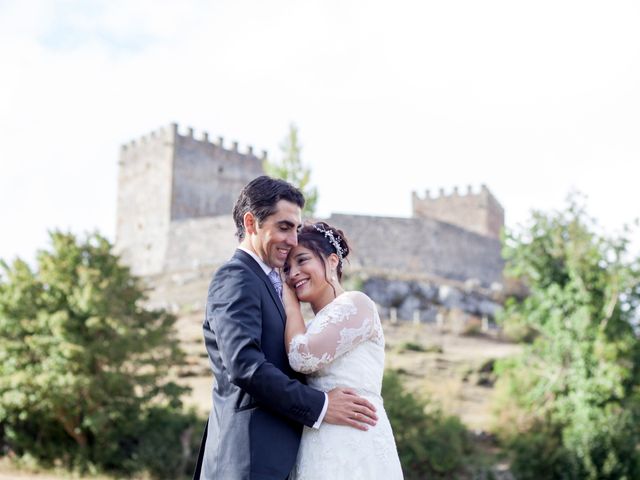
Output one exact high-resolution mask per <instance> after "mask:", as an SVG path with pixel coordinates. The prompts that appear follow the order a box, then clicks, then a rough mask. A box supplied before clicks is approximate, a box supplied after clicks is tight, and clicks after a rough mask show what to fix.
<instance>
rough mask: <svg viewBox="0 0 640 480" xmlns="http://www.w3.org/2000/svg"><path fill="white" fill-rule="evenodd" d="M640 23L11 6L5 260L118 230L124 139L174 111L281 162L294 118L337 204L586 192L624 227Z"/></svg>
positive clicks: (138, 5)
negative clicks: (52, 242) (417, 195)
mask: <svg viewBox="0 0 640 480" xmlns="http://www.w3.org/2000/svg"><path fill="white" fill-rule="evenodd" d="M638 25H640V3H638V2H633V1H629V2H618V1H610V2H591V1H584V0H581V1H562V0H553V1H545V0H541V1H537V2H524V1H516V0H505V1H494V0H488V1H477V0H469V1H462V0H448V1H407V0H394V1H376V0H340V1H333V0H322V1H319V0H315V1H314V0H306V1H294V0H270V1H268V2H265V1H259V0H252V1H243V0H220V1H200V0H181V1H177V0H176V1H165V0H136V1H129V0H110V1H100V0H95V1H74V0H69V1H56V0H49V1H45V0H29V1H21V0H0V62H1V63H0V65H2V74H1V75H0V218H1V219H2V235H1V236H0V258H3V259H5V260H10V259H12V258H14V257H15V256H20V257H22V258H25V259H29V258H32V257H33V256H34V254H35V251H36V249H39V248H44V247H47V245H48V240H47V239H48V236H47V231H48V230H52V229H62V230H70V231H73V232H76V233H83V232H85V231H93V230H98V231H100V232H102V233H103V234H105V235H106V236H107V237H109V238H111V239H112V240H113V239H114V231H115V210H116V193H117V162H118V154H119V148H120V145H121V144H123V143H126V142H128V141H130V140H131V139H135V138H138V137H140V136H142V135H144V134H147V133H149V132H150V131H152V130H156V129H157V128H159V127H161V126H164V125H168V124H169V123H170V122H177V123H178V124H179V125H180V129H181V131H186V128H187V127H193V128H194V129H195V131H196V134H198V132H203V131H207V132H208V133H209V135H210V137H211V138H216V137H218V136H223V137H224V138H225V140H226V142H227V144H228V145H230V144H231V141H234V140H235V141H238V142H239V143H240V148H241V149H242V148H245V147H246V146H247V145H252V146H253V147H254V149H255V150H256V151H261V150H263V149H265V150H267V151H268V152H269V156H270V158H272V159H277V158H278V154H279V144H280V143H281V141H282V139H283V138H284V137H285V135H286V133H287V131H288V126H289V124H290V123H291V122H294V123H295V124H296V125H297V126H298V128H299V134H300V141H301V144H302V147H303V150H302V159H303V161H304V163H305V164H306V165H307V166H309V167H310V168H311V170H312V180H313V183H314V184H315V185H316V186H317V188H318V190H319V193H320V199H319V204H318V212H317V213H318V214H319V215H320V216H328V215H329V214H330V213H332V212H340V213H356V214H370V215H385V216H409V215H410V213H411V192H412V191H418V192H424V191H425V190H427V189H429V190H431V191H432V192H435V191H437V190H438V189H439V188H444V189H445V192H451V191H452V189H453V187H455V186H458V187H459V188H460V189H462V190H463V191H464V190H466V186H467V185H472V186H473V187H474V188H475V189H476V190H477V189H479V187H480V185H481V184H486V185H487V186H488V187H489V189H490V190H491V191H492V192H493V194H494V195H495V196H496V198H497V199H498V200H499V201H500V202H501V204H502V205H503V206H504V208H505V210H506V222H507V226H509V227H512V228H513V227H516V226H517V225H520V224H522V223H524V222H526V220H527V219H528V218H529V215H530V212H531V210H532V209H538V210H545V211H550V210H554V209H560V208H562V207H563V206H564V205H565V199H566V197H567V195H568V194H569V193H570V192H571V191H580V192H582V193H583V194H584V195H586V197H587V200H586V202H587V208H588V210H589V212H590V214H591V215H592V216H594V217H595V218H596V219H597V220H598V222H599V223H600V225H601V227H602V229H603V231H606V232H607V233H610V234H614V233H615V232H619V231H620V230H621V228H622V226H623V225H624V224H625V223H631V222H633V221H634V219H636V218H637V217H639V216H640V208H639V207H638V205H639V204H640V194H639V193H638V182H639V179H640V161H639V160H640V88H639V85H640V28H638V27H637V26H638ZM633 235H634V239H635V240H634V241H635V245H640V237H639V236H638V232H637V229H636V231H635V233H634V234H633Z"/></svg>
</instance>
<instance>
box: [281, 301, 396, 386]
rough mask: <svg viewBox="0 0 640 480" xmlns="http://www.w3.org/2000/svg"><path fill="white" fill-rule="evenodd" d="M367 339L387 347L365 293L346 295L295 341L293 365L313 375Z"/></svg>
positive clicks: (293, 345)
mask: <svg viewBox="0 0 640 480" xmlns="http://www.w3.org/2000/svg"><path fill="white" fill-rule="evenodd" d="M367 340H372V341H374V342H376V343H382V345H383V346H384V337H383V334H382V326H381V324H380V317H379V316H378V313H377V310H376V308H375V304H374V303H373V301H372V300H371V299H370V298H369V297H367V296H366V295H365V294H363V293H360V292H345V293H343V294H342V295H340V296H338V297H337V298H336V299H335V300H334V301H333V302H331V303H330V304H328V305H327V306H325V307H324V308H323V309H322V310H320V311H319V312H318V314H317V315H316V317H315V318H314V319H313V320H312V321H311V322H310V323H309V325H308V327H307V331H306V333H304V334H302V335H297V336H295V337H294V338H293V339H292V340H291V343H290V344H289V363H290V364H291V367H292V368H293V369H294V370H296V371H298V372H302V373H306V374H309V373H313V372H316V371H317V370H319V369H321V368H323V367H325V366H327V365H328V364H329V363H331V362H333V361H334V360H335V359H336V358H337V357H339V356H341V355H344V354H345V353H347V352H349V351H350V350H352V349H353V348H355V347H356V346H358V345H359V344H361V343H363V342H365V341H367Z"/></svg>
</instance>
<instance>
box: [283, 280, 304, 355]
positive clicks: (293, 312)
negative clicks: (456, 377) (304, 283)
mask: <svg viewBox="0 0 640 480" xmlns="http://www.w3.org/2000/svg"><path fill="white" fill-rule="evenodd" d="M282 300H283V303H284V311H285V314H286V317H287V322H286V326H285V329H284V342H285V345H286V348H287V353H289V349H290V347H291V340H293V338H294V337H295V336H297V335H302V334H304V333H305V332H306V331H307V327H306V326H305V324H304V318H302V310H301V309H300V301H299V300H298V297H297V296H296V294H295V292H294V291H293V289H292V288H291V287H290V286H289V285H288V284H287V282H283V283H282Z"/></svg>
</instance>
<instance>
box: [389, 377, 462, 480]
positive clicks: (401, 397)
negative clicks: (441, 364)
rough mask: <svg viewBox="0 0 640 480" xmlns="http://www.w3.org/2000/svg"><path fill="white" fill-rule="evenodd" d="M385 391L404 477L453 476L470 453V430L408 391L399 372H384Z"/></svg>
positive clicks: (457, 420)
mask: <svg viewBox="0 0 640 480" xmlns="http://www.w3.org/2000/svg"><path fill="white" fill-rule="evenodd" d="M382 395H383V398H384V405H385V410H386V412H387V415H388V416H389V421H390V422H391V426H392V428H393V433H394V436H395V440H396V446H397V448H398V454H399V456H400V462H401V464H402V469H403V471H404V474H405V477H406V478H407V479H410V478H425V477H426V478H451V475H453V474H454V473H455V472H459V471H460V470H461V469H462V468H463V467H464V466H465V457H466V456H468V454H469V453H470V442H469V439H468V435H467V431H466V429H465V428H464V426H463V425H462V423H461V422H460V420H459V419H458V418H457V417H452V416H446V415H444V414H443V413H442V412H441V411H440V410H439V409H434V408H429V407H430V405H429V404H428V402H427V401H425V400H422V399H419V398H418V397H416V396H414V395H413V394H411V393H409V392H406V391H405V390H404V388H403V386H402V382H401V379H400V376H399V375H398V373H397V372H394V371H391V370H388V371H387V372H386V373H385V376H384V380H383V385H382Z"/></svg>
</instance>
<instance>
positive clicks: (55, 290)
mask: <svg viewBox="0 0 640 480" xmlns="http://www.w3.org/2000/svg"><path fill="white" fill-rule="evenodd" d="M50 239H51V245H52V247H51V249H50V250H43V251H40V252H38V255H37V266H36V267H35V268H33V269H32V268H31V267H30V266H29V265H28V264H27V263H25V262H24V261H22V260H19V259H18V260H16V261H15V262H13V264H12V265H8V264H6V263H5V262H2V263H1V270H0V271H1V272H2V273H1V275H0V339H1V340H0V342H1V344H0V425H1V427H2V429H1V430H2V432H3V433H2V435H3V437H4V438H2V442H3V444H4V448H5V449H6V448H8V449H10V450H12V451H13V452H15V453H16V454H18V455H23V454H29V455H31V456H33V457H35V458H36V459H38V460H39V461H41V462H43V463H52V462H53V461H58V460H61V461H63V462H64V463H65V464H66V465H67V466H69V467H79V468H82V469H86V468H89V467H92V466H94V467H97V468H99V469H103V470H127V468H130V469H134V468H135V467H133V466H132V465H133V463H135V462H134V457H135V455H136V449H137V448H138V446H139V444H140V438H139V435H140V432H139V430H140V429H141V428H143V427H142V426H141V424H140V422H141V420H142V419H143V418H144V417H145V416H148V414H149V412H151V411H152V410H150V409H157V408H159V407H164V408H165V409H168V410H171V409H173V410H175V409H177V408H179V407H180V394H181V393H182V392H183V390H184V389H183V388H181V387H178V386H177V385H176V384H175V383H173V382H172V381H170V380H169V375H168V373H169V369H170V368H171V367H174V366H177V365H180V363H181V362H182V354H181V352H180V350H179V346H178V342H177V340H176V338H174V329H173V325H174V321H175V318H174V317H173V316H172V315H170V314H168V313H166V312H164V311H160V310H158V311H152V310H147V309H145V308H144V306H143V301H144V299H145V298H144V294H143V290H142V288H141V286H140V285H139V283H138V281H137V279H136V278H135V277H133V276H132V275H131V274H130V272H129V269H128V268H127V267H124V266H122V265H120V264H119V263H118V257H117V256H115V255H113V254H112V253H111V252H112V246H111V244H110V243H109V241H108V240H106V239H105V238H104V237H102V236H100V235H99V234H92V235H88V236H87V237H86V238H85V239H82V240H79V239H78V238H76V236H74V235H72V234H67V233H60V232H54V233H51V234H50ZM165 441H167V442H171V441H174V439H170V438H167V439H166V440H165ZM178 448H180V447H178Z"/></svg>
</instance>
